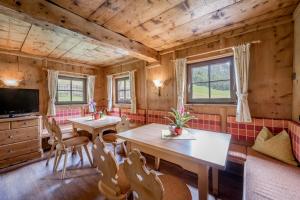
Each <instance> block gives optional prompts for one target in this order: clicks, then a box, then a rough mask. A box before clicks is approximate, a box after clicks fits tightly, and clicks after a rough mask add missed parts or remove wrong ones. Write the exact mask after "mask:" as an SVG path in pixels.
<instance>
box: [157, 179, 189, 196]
mask: <svg viewBox="0 0 300 200" xmlns="http://www.w3.org/2000/svg"><path fill="white" fill-rule="evenodd" d="M158 177H159V179H160V180H161V182H162V184H163V187H164V189H165V190H164V197H163V200H192V195H191V192H190V190H189V188H188V187H187V185H186V184H185V183H184V182H183V181H182V180H180V179H179V178H177V177H174V176H170V175H159V176H158Z"/></svg>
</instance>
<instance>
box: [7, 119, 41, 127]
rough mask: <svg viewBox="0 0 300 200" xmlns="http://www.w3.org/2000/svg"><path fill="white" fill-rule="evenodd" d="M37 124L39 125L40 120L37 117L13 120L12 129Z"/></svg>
mask: <svg viewBox="0 0 300 200" xmlns="http://www.w3.org/2000/svg"><path fill="white" fill-rule="evenodd" d="M37 125H38V120H36V119H30V120H22V121H14V122H11V128H12V129H17V128H25V127H30V126H37Z"/></svg>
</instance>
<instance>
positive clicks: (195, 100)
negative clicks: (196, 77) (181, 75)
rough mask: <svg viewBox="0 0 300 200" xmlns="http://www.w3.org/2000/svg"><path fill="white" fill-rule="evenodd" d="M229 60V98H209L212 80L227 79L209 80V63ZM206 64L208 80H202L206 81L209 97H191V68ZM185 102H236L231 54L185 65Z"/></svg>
mask: <svg viewBox="0 0 300 200" xmlns="http://www.w3.org/2000/svg"><path fill="white" fill-rule="evenodd" d="M227 61H230V79H229V81H230V98H211V97H210V93H211V88H210V85H211V83H212V82H220V81H228V79H226V80H225V79H224V80H218V81H211V80H210V71H211V65H213V64H217V63H221V62H227ZM204 66H208V81H203V83H208V88H209V98H198V99H193V98H192V95H193V90H192V69H193V68H198V67H204ZM186 96H187V103H188V104H235V103H236V88H235V77H234V62H233V56H228V57H223V58H218V59H212V60H207V61H202V62H197V63H192V64H188V65H187V91H186Z"/></svg>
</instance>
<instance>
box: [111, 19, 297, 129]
mask: <svg viewBox="0 0 300 200" xmlns="http://www.w3.org/2000/svg"><path fill="white" fill-rule="evenodd" d="M283 19H284V22H282V23H279V21H278V23H273V22H274V21H271V22H270V25H268V26H265V28H264V29H260V28H257V29H256V28H255V27H259V25H253V27H252V26H251V27H250V29H244V30H245V33H244V34H243V33H242V29H237V30H234V31H231V32H226V33H224V34H220V35H218V36H214V37H210V38H209V39H208V40H207V42H205V40H200V41H195V42H194V43H195V44H199V46H193V45H192V46H191V47H190V48H179V49H178V50H176V53H174V51H171V52H169V53H165V54H162V55H161V63H160V65H157V66H155V67H153V68H149V69H148V68H146V70H147V96H148V97H147V102H148V106H147V108H148V109H154V110H169V109H170V107H175V106H176V101H174V100H176V91H175V88H176V84H175V74H174V64H173V62H172V60H173V59H174V55H175V58H183V57H190V58H191V59H192V58H199V56H197V55H201V56H200V57H201V59H205V58H208V57H212V56H221V55H222V52H221V53H220V52H214V53H207V52H210V51H212V50H218V49H220V48H227V47H232V46H234V45H237V44H241V43H245V42H251V41H257V40H260V41H261V43H259V44H252V46H251V61H250V80H249V97H248V99H249V105H250V111H251V114H252V116H253V117H266V118H281V119H282V118H283V119H290V118H291V112H292V110H291V109H292V106H291V103H292V80H291V73H292V71H291V70H292V53H293V48H292V46H293V44H292V41H293V23H292V22H291V18H290V17H289V18H285V17H284V18H283ZM223 53H225V54H226V55H228V53H230V50H228V51H225V52H223ZM111 69H114V73H117V72H119V71H118V70H122V69H121V68H118V67H116V68H114V67H113V68H111ZM154 79H161V80H164V81H165V82H164V87H163V88H162V91H161V95H162V96H161V97H159V96H158V95H157V89H156V88H155V87H154V84H153V82H152V81H153V80H154ZM187 107H188V109H189V110H190V111H194V112H200V113H208V114H219V115H221V117H222V124H221V125H222V131H225V130H226V116H228V115H235V109H236V106H235V105H222V104H221V105H206V104H202V105H199V104H197V105H188V106H187Z"/></svg>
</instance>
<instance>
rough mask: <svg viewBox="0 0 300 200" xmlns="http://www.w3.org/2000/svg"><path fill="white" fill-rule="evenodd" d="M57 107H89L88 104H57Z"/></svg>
mask: <svg viewBox="0 0 300 200" xmlns="http://www.w3.org/2000/svg"><path fill="white" fill-rule="evenodd" d="M55 106H56V107H78V106H88V104H56V105H55Z"/></svg>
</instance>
